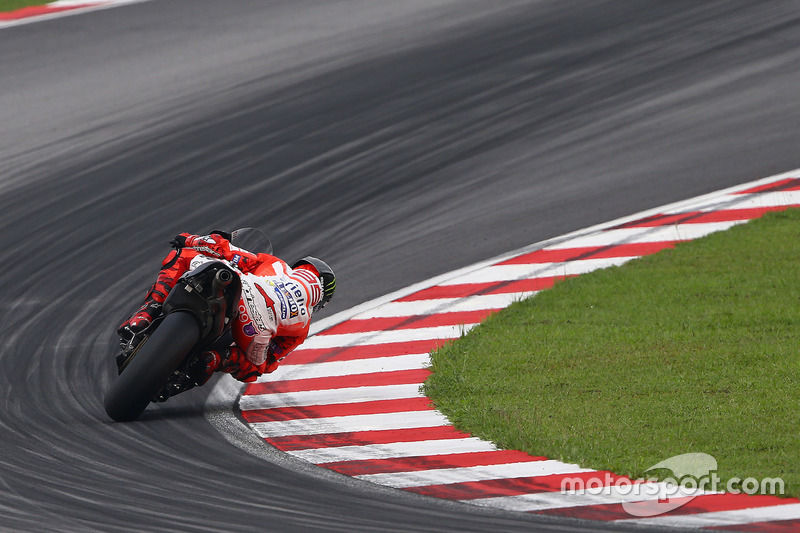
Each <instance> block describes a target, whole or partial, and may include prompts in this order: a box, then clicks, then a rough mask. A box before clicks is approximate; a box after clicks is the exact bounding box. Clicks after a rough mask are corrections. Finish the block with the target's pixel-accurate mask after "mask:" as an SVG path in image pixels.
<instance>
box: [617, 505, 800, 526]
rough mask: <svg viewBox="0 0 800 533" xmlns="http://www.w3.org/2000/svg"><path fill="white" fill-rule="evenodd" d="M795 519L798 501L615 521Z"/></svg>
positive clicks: (680, 522) (700, 523) (666, 523)
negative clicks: (730, 509) (732, 509)
mask: <svg viewBox="0 0 800 533" xmlns="http://www.w3.org/2000/svg"><path fill="white" fill-rule="evenodd" d="M797 519H800V503H790V504H786V505H770V506H768V507H753V508H750V509H737V510H735V511H716V512H711V513H696V514H690V515H679V516H655V517H652V518H636V519H633V520H616V522H619V523H625V524H637V525H641V526H649V527H664V526H672V527H685V528H690V527H691V528H700V527H712V526H735V525H739V524H750V523H753V522H775V521H778V520H797Z"/></svg>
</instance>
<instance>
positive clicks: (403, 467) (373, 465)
mask: <svg viewBox="0 0 800 533" xmlns="http://www.w3.org/2000/svg"><path fill="white" fill-rule="evenodd" d="M543 460H545V458H544V457H532V456H530V455H528V454H527V453H524V452H518V451H514V450H498V451H488V452H472V453H453V454H446V455H427V456H420V457H397V458H393V459H365V460H362V461H342V462H339V463H326V464H321V465H319V466H324V467H325V468H328V469H330V470H335V471H337V472H339V473H340V474H344V475H347V476H358V475H364V474H386V473H391V472H419V471H421V470H439V469H442V468H463V467H469V466H488V465H500V464H507V463H524V462H533V461H543Z"/></svg>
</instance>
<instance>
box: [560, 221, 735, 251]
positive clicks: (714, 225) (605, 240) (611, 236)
mask: <svg viewBox="0 0 800 533" xmlns="http://www.w3.org/2000/svg"><path fill="white" fill-rule="evenodd" d="M744 222H746V221H745V220H737V221H732V222H707V223H703V224H673V225H670V226H656V227H638V228H623V229H610V230H606V231H600V232H597V233H591V234H589V235H585V236H582V237H576V238H574V239H569V240H566V241H564V242H562V243H559V244H556V245H553V246H550V247H549V248H551V249H559V248H580V247H583V246H613V245H618V244H634V243H645V242H665V241H690V240H693V239H698V238H700V237H704V236H706V235H708V234H710V233H715V232H717V231H723V230H726V229H728V228H731V227H733V226H735V225H737V224H742V223H744Z"/></svg>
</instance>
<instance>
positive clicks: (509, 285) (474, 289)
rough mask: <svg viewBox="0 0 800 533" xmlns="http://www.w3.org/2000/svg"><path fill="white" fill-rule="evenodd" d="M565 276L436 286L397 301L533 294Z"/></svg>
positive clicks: (547, 287)
mask: <svg viewBox="0 0 800 533" xmlns="http://www.w3.org/2000/svg"><path fill="white" fill-rule="evenodd" d="M563 279H565V276H555V277H544V278H532V279H522V280H516V281H491V282H485V283H465V284H460V285H437V286H436V287H430V288H428V289H423V290H421V291H419V292H415V293H414V294H410V295H408V296H405V297H403V298H400V299H398V300H397V301H398V302H414V301H418V300H432V299H438V298H465V297H467V296H475V295H478V294H508V293H510V292H533V291H541V290H544V289H549V288H550V287H552V286H553V284H554V283H555V282H556V281H561V280H563Z"/></svg>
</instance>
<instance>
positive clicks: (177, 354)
mask: <svg viewBox="0 0 800 533" xmlns="http://www.w3.org/2000/svg"><path fill="white" fill-rule="evenodd" d="M199 340H200V324H199V323H198V322H197V320H196V319H195V317H194V315H192V314H190V313H187V312H183V311H176V312H174V313H170V314H169V315H167V316H166V317H165V318H164V320H163V321H162V322H161V324H159V326H158V328H156V330H155V331H154V332H153V334H152V335H150V338H149V339H147V342H145V344H144V346H142V348H141V350H139V353H137V354H136V356H135V357H134V358H133V360H132V361H131V362H130V363H129V364H128V366H127V367H126V368H125V371H124V372H123V373H122V374H121V375H120V376H119V378H118V379H117V381H116V382H115V383H114V384H113V385H112V386H111V388H110V389H109V390H108V392H107V393H106V398H105V408H106V413H108V416H110V417H111V418H112V419H113V420H116V421H117V422H130V421H132V420H136V419H137V418H139V415H141V414H142V412H143V411H144V410H145V408H146V407H147V405H148V404H149V403H150V402H151V401H152V400H153V398H154V397H155V395H156V393H158V391H159V390H161V387H163V386H164V384H165V383H166V382H167V380H168V379H169V377H170V376H171V375H172V373H173V372H174V371H175V369H176V368H177V367H178V365H179V364H181V361H183V360H184V359H185V358H186V356H187V355H188V354H189V353H190V351H191V350H192V348H194V346H195V344H197V342H198V341H199Z"/></svg>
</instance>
